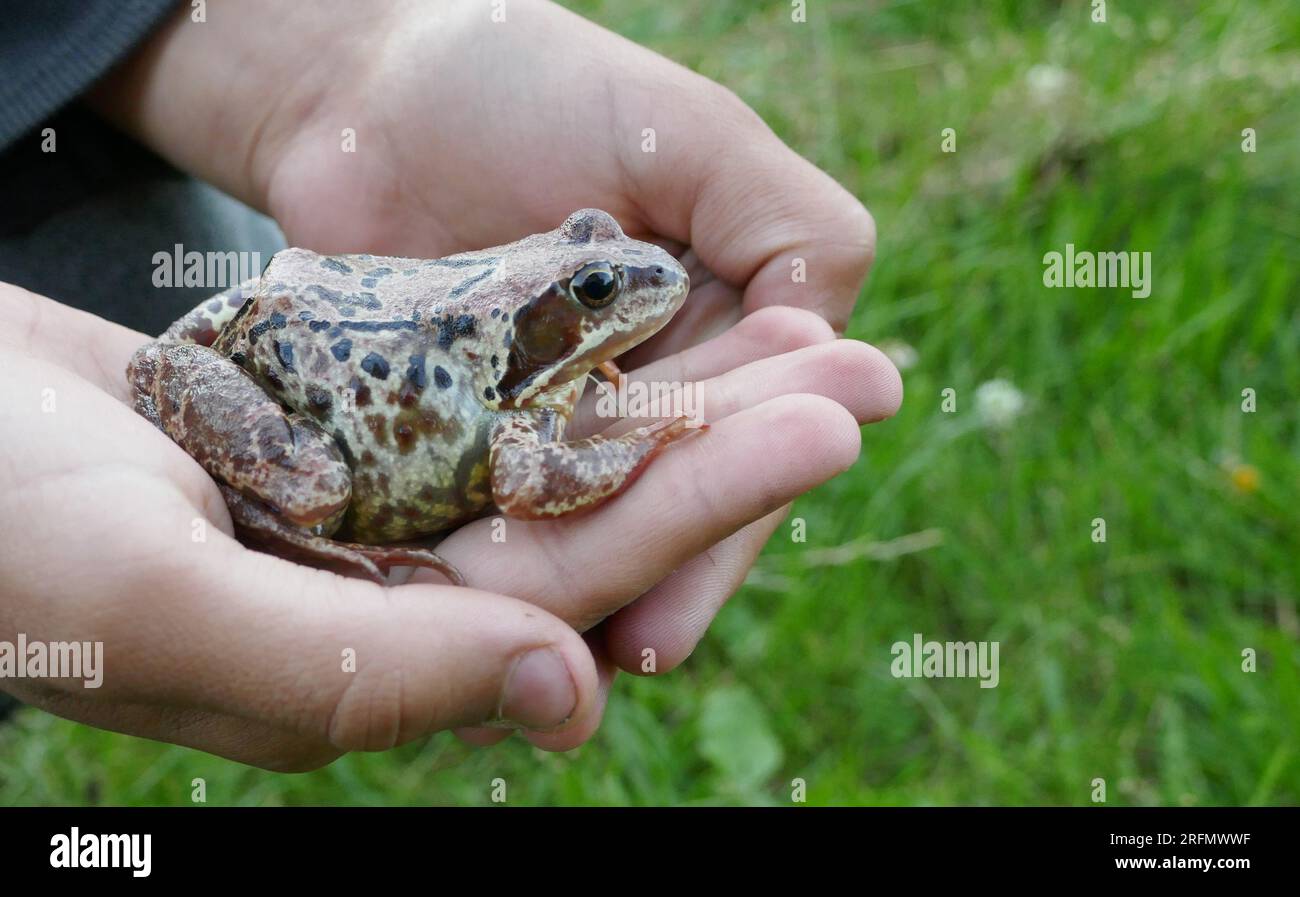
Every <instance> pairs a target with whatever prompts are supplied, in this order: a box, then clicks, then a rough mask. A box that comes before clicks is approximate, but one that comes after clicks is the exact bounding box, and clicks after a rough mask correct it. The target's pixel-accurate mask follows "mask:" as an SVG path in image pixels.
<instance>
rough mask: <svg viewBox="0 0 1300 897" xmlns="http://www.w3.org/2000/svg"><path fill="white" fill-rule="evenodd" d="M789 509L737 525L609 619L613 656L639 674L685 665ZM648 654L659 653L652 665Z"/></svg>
mask: <svg viewBox="0 0 1300 897" xmlns="http://www.w3.org/2000/svg"><path fill="white" fill-rule="evenodd" d="M788 512H789V506H786V507H784V508H781V509H780V510H778V511H774V512H773V513H771V514H768V515H767V516H766V517H764V518H762V519H761V520H756V521H754V522H753V523H751V524H749V525H748V526H746V527H744V528H743V529H740V530H737V531H736V532H735V533H732V534H731V535H730V536H728V537H727V538H725V539H723V540H722V541H721V542H719V543H718V544H716V545H714V546H713V547H711V548H710V549H709V550H708V551H705V552H703V553H701V554H697V555H696V556H695V557H693V558H691V559H690V560H689V561H687V562H686V563H685V564H684V565H682V566H681V567H679V568H678V569H676V570H674V571H673V572H672V573H670V574H669V575H668V576H667V577H666V578H665V579H664V580H663V581H661V582H659V583H658V584H657V585H655V586H654V588H652V589H651V590H650V591H648V592H646V593H645V594H644V595H642V596H641V597H640V598H638V599H637V600H636V601H633V602H632V603H631V604H629V605H628V606H627V607H625V608H623V609H622V610H620V611H618V612H617V613H615V614H614V615H613V616H612V617H610V618H609V619H608V620H606V621H605V623H604V629H605V645H606V649H607V651H608V653H609V657H610V658H611V659H612V660H613V662H614V663H615V664H617V665H618V667H619V668H620V669H623V670H626V671H627V672H629V673H632V674H634V675H649V676H653V675H658V674H660V673H666V672H668V671H670V670H672V669H675V668H676V667H678V666H680V665H681V663H682V662H683V661H685V660H686V658H687V657H689V656H690V655H691V652H692V651H694V650H695V646H696V645H698V644H699V642H700V639H701V638H703V637H704V633H705V631H706V630H707V629H708V628H709V626H710V624H712V622H713V618H714V617H715V616H717V613H718V611H719V610H721V609H722V606H723V605H724V604H726V603H727V599H729V598H730V597H731V596H732V595H734V594H735V593H736V590H737V589H739V588H740V586H741V585H742V584H743V583H744V581H745V577H746V576H747V575H748V573H749V570H750V568H751V567H753V565H754V560H755V559H756V558H757V557H758V555H759V552H761V551H762V550H763V546H764V545H765V544H766V543H767V540H768V539H769V538H770V537H771V535H772V533H773V532H774V531H775V530H776V528H777V527H778V526H780V525H781V521H782V520H783V519H785V516H786V514H787V513H788ZM647 652H652V653H650V654H647ZM647 657H650V658H653V660H654V663H653V664H652V665H647V663H646V659H647Z"/></svg>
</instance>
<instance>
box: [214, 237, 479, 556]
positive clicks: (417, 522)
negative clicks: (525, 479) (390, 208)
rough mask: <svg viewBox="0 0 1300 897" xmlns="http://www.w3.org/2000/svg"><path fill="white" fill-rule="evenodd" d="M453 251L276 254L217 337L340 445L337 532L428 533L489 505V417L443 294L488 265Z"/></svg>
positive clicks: (470, 349) (386, 538)
mask: <svg viewBox="0 0 1300 897" xmlns="http://www.w3.org/2000/svg"><path fill="white" fill-rule="evenodd" d="M461 258H462V257H455V256H453V257H451V258H450V259H436V260H432V261H423V260H417V259H404V258H393V257H384V256H370V255H356V256H320V255H317V254H316V253H314V252H310V251H308V250H302V249H292V250H285V251H284V252H281V253H277V254H276V256H275V257H274V258H273V259H272V261H271V264H270V265H268V266H267V269H266V271H265V272H264V273H263V276H262V280H261V282H260V284H259V285H258V288H257V291H256V292H255V294H254V295H253V297H252V299H251V300H250V301H249V302H248V303H247V305H246V306H245V307H244V309H242V310H241V313H240V315H239V317H238V318H237V319H236V320H235V321H232V322H231V324H230V325H228V326H227V328H226V329H225V330H223V331H222V333H221V336H220V338H219V339H218V342H217V344H216V345H215V346H214V348H216V349H217V350H218V351H220V352H222V353H223V354H225V355H227V356H229V357H230V358H231V360H232V361H234V362H235V363H236V364H239V365H240V366H241V367H243V368H244V369H245V370H246V371H248V372H249V373H250V374H251V375H252V376H253V377H254V378H255V379H257V380H258V381H259V382H260V383H261V384H262V385H263V386H264V387H265V388H266V389H267V391H268V392H269V393H271V394H272V395H274V396H275V397H276V398H277V399H278V400H279V401H280V402H281V403H282V404H283V405H285V406H286V407H289V408H291V409H294V410H297V411H299V412H301V413H303V414H305V415H307V416H309V417H311V418H313V419H315V420H316V421H317V422H318V423H319V424H320V425H321V426H322V427H323V428H324V429H325V431H326V432H327V433H329V434H331V435H332V436H333V437H334V439H335V441H336V442H337V443H338V444H339V446H340V448H341V449H342V450H343V452H344V457H345V458H346V460H347V462H348V465H349V466H350V467H351V468H352V470H353V493H352V501H351V504H350V505H349V509H348V512H347V515H346V517H345V519H344V524H343V530H341V531H340V536H341V537H343V538H350V539H353V540H356V541H362V542H374V543H378V542H391V541H396V540H401V539H408V538H414V537H417V536H421V535H428V534H431V533H436V532H438V531H441V530H443V529H446V528H448V527H450V526H454V525H457V524H458V523H460V522H463V521H464V520H467V519H471V518H473V517H475V516H478V515H479V514H480V513H481V512H482V511H483V510H484V509H485V508H487V507H488V506H490V504H491V490H490V486H489V484H488V476H487V454H488V428H489V424H490V414H489V412H488V409H487V408H486V407H484V405H483V404H482V403H481V402H480V401H478V398H477V395H476V391H477V387H476V383H475V379H474V377H473V376H472V369H471V368H470V367H468V366H467V365H466V363H465V356H466V353H469V354H470V355H473V354H474V349H475V348H476V346H475V345H474V339H475V336H476V333H475V330H476V328H475V327H474V326H472V321H471V322H467V321H466V320H465V315H463V313H461V312H460V310H459V308H458V306H457V305H456V303H455V301H454V298H453V299H446V298H445V297H449V296H450V294H451V293H453V292H454V291H455V289H456V287H457V286H458V285H459V284H461V283H463V282H464V281H465V280H466V279H467V278H469V277H471V276H473V275H474V274H475V273H478V272H480V271H489V272H490V271H491V270H492V268H491V265H490V263H489V264H470V263H467V262H462V261H459V259H461ZM457 322H459V324H457Z"/></svg>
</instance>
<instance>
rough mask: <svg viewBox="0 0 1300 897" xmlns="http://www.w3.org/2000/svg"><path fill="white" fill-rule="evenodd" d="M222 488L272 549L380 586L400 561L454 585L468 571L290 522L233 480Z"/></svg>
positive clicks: (235, 513)
mask: <svg viewBox="0 0 1300 897" xmlns="http://www.w3.org/2000/svg"><path fill="white" fill-rule="evenodd" d="M219 485H220V484H219ZM220 489H221V494H222V496H224V497H225V499H226V507H227V508H229V509H230V516H231V519H232V520H234V521H235V526H236V528H237V530H238V532H239V534H240V537H241V538H242V539H244V540H247V541H250V542H253V543H255V544H256V545H257V546H258V547H259V548H263V549H265V550H267V551H269V552H270V553H272V554H275V555H278V556H280V557H284V558H288V559H289V560H292V561H305V562H307V563H309V564H311V565H313V566H317V567H324V568H326V569H329V570H334V571H335V572H338V573H350V574H356V575H360V576H363V577H364V578H366V579H369V580H371V581H372V582H375V583H378V584H379V585H381V586H382V585H385V584H386V583H387V580H388V578H387V575H386V573H387V570H388V568H389V567H399V566H400V567H428V568H429V569H431V570H437V571H438V572H439V573H441V574H442V575H443V576H445V577H447V579H449V580H450V581H451V583H452V585H457V586H463V585H465V577H463V576H461V574H460V571H459V570H457V569H456V567H455V566H454V565H453V564H451V563H449V562H448V561H445V560H443V559H442V558H441V557H439V556H438V555H437V554H435V553H434V552H432V551H429V550H428V549H424V548H402V547H386V546H380V545H359V544H357V543H355V542H337V541H335V540H333V539H329V538H326V537H325V536H318V535H314V534H312V533H310V532H308V531H306V530H303V529H299V528H298V527H295V526H291V525H290V524H288V523H286V522H285V521H284V519H283V518H281V517H280V516H279V515H277V514H276V513H274V512H273V511H272V510H271V509H270V508H268V507H267V506H266V505H264V504H263V503H262V502H259V501H257V500H256V499H252V498H249V497H248V496H246V495H242V494H241V493H239V492H236V491H235V490H234V489H231V488H230V487H229V486H224V485H220Z"/></svg>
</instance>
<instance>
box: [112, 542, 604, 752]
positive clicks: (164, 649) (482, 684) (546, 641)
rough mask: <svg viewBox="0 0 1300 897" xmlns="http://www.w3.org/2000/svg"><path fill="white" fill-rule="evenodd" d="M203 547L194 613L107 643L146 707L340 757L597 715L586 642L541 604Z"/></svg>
mask: <svg viewBox="0 0 1300 897" xmlns="http://www.w3.org/2000/svg"><path fill="white" fill-rule="evenodd" d="M207 547H208V548H209V549H216V550H212V551H210V552H209V554H211V555H212V557H211V558H210V559H206V560H204V561H203V562H201V563H199V564H197V565H195V566H194V567H192V568H191V571H192V575H189V576H185V577H182V578H183V579H184V580H185V589H186V592H187V593H188V594H187V595H186V596H185V597H186V600H184V601H176V600H168V601H165V602H162V603H161V604H158V603H155V604H154V605H152V606H151V607H150V610H149V613H148V614H131V615H130V616H132V617H134V618H135V622H134V624H133V627H132V631H131V632H130V633H129V634H127V636H126V638H125V639H124V640H119V639H114V640H112V641H110V642H108V647H109V648H110V650H111V648H112V647H114V646H119V647H120V648H121V650H122V653H123V654H124V655H126V656H127V657H131V656H139V655H133V653H132V652H134V651H147V652H148V655H146V656H151V657H152V659H153V660H154V663H153V664H151V665H150V666H151V675H150V679H151V680H152V683H151V686H150V687H149V688H148V691H149V692H150V695H151V697H152V698H153V699H157V698H158V697H160V695H159V691H160V686H159V683H160V682H161V683H164V684H163V685H162V686H161V690H162V691H163V692H164V694H163V695H161V697H163V698H164V700H167V699H170V700H172V701H176V702H183V703H185V704H188V705H190V706H197V707H201V708H204V709H208V710H212V711H216V712H221V713H226V714H231V715H235V716H239V717H244V718H248V719H254V720H258V721H261V722H264V723H268V724H271V725H272V726H275V727H277V728H280V729H283V730H288V731H291V732H294V733H296V734H299V735H305V736H308V737H318V738H324V739H326V740H328V742H329V743H330V744H331V745H333V746H334V747H336V748H337V749H339V750H342V751H349V750H382V749H386V748H389V747H392V746H394V745H397V744H401V743H403V742H405V741H409V740H411V739H414V738H417V737H420V736H422V735H426V734H428V733H431V732H435V731H439V730H442V729H448V728H452V727H457V726H470V725H479V724H482V723H484V722H496V723H498V724H502V725H512V726H515V727H521V728H527V729H532V730H547V731H549V730H556V729H559V728H562V727H563V726H564V725H565V724H566V723H568V722H570V721H572V720H576V719H578V718H580V717H582V716H583V715H584V714H585V713H587V712H588V711H589V710H590V709H591V708H592V707H593V706H594V699H595V697H596V694H597V675H596V666H595V662H594V660H593V659H592V656H591V653H590V651H589V649H588V648H587V646H586V644H585V643H584V642H583V640H582V638H581V637H579V636H578V635H577V634H576V633H575V632H574V631H573V630H572V629H571V628H570V627H569V626H567V625H566V624H565V623H563V622H562V621H561V620H559V619H558V618H556V617H554V616H552V615H551V614H549V613H547V612H545V611H543V610H541V609H539V608H537V607H535V606H533V605H530V604H527V603H525V602H522V601H519V600H516V599H514V598H508V597H506V596H503V595H496V594H492V593H490V592H481V591H477V590H473V589H465V588H453V587H448V586H430V585H407V586H399V587H397V588H392V589H385V588H382V587H380V586H376V585H374V584H372V583H368V582H363V581H360V580H352V579H346V578H343V577H340V576H337V575H334V574H331V573H326V572H323V571H319V570H313V569H310V568H307V567H302V566H299V565H296V564H293V563H290V562H288V561H285V560H281V559H280V558H276V557H272V556H269V555H264V554H260V553H257V552H254V551H250V550H248V549H245V548H243V547H242V546H240V545H239V544H238V543H236V542H234V541H233V540H230V539H228V538H225V537H222V538H219V539H212V540H209V542H208V543H207ZM138 591H139V590H137V593H138ZM153 592H154V594H155V595H156V594H157V590H156V589H155V590H153ZM178 633H186V636H185V637H182V638H177V634H178ZM119 638H120V637H119ZM137 639H142V642H140V643H137V644H134V645H132V644H131V643H134V642H136V640H137ZM124 641H125V644H124V643H123V642H124ZM106 661H107V663H106V667H107V668H108V669H110V670H111V669H113V668H114V667H116V668H117V669H119V670H125V669H128V668H129V665H128V664H126V663H123V664H112V658H111V656H110V657H107V658H106ZM110 664H112V665H110ZM106 684H107V683H106Z"/></svg>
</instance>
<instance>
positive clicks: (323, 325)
mask: <svg viewBox="0 0 1300 897" xmlns="http://www.w3.org/2000/svg"><path fill="white" fill-rule="evenodd" d="M307 326H308V327H309V328H310V329H311V332H312V333H320V332H321V331H322V330H329V329H330V322H329V321H323V320H322V321H312V322H311V323H309V324H308V325H307Z"/></svg>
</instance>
